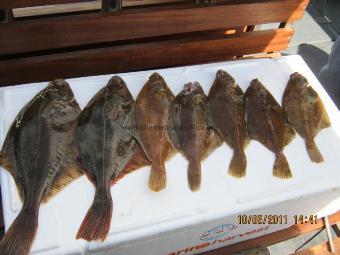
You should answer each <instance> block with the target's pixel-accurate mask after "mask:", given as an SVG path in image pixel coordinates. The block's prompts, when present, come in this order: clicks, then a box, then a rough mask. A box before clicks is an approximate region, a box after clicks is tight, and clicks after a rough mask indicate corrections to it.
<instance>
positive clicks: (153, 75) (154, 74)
mask: <svg viewBox="0 0 340 255" xmlns="http://www.w3.org/2000/svg"><path fill="white" fill-rule="evenodd" d="M162 78H163V77H162V76H161V75H160V74H159V73H153V74H151V75H150V77H149V80H158V79H162Z"/></svg>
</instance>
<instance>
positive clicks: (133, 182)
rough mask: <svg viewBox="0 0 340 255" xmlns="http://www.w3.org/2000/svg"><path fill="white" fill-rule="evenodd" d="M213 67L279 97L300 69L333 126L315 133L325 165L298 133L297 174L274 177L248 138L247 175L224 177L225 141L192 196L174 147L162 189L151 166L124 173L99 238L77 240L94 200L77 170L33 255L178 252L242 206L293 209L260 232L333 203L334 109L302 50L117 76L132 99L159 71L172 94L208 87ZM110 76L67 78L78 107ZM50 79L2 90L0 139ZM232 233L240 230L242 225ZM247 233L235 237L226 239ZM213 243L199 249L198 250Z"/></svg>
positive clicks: (338, 156)
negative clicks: (153, 181)
mask: <svg viewBox="0 0 340 255" xmlns="http://www.w3.org/2000/svg"><path fill="white" fill-rule="evenodd" d="M218 69H224V70H226V71H227V72H228V73H230V74H231V75H232V76H233V77H234V78H235V79H236V81H237V82H238V84H239V85H240V87H241V88H242V89H243V90H244V91H245V90H246V89H247V87H248V86H249V84H250V81H251V80H252V79H254V78H258V79H259V80H260V81H261V82H262V83H263V84H264V85H265V86H266V87H267V88H268V90H269V91H270V92H271V93H272V94H273V96H274V97H275V98H276V99H277V101H278V102H279V103H280V104H281V100H282V95H283V92H284V89H285V87H286V84H287V81H288V79H289V75H290V74H291V73H293V72H296V71H297V72H300V73H301V74H303V75H304V76H305V77H306V78H307V79H308V80H309V82H310V84H311V85H312V86H313V88H314V89H315V90H316V91H317V92H318V93H319V95H320V97H321V98H322V101H323V102H324V105H325V107H326V110H327V112H328V114H329V116H330V119H331V122H332V127H331V128H328V129H325V130H322V131H321V132H320V133H319V135H318V136H317V137H316V144H317V146H318V147H319V149H320V151H321V153H322V155H323V156H324V159H325V162H324V163H321V164H315V163H312V162H311V161H310V159H309V157H308V155H307V151H306V148H305V144H304V142H303V140H302V138H301V137H300V136H299V135H297V136H296V138H295V139H294V140H293V141H292V143H291V144H289V145H288V146H286V147H285V149H284V153H285V155H286V157H287V160H288V162H289V164H290V168H291V170H292V174H293V178H291V179H288V180H282V179H278V178H275V177H273V176H272V168H273V163H274V158H275V157H274V154H273V153H272V152H270V151H269V150H268V149H266V148H265V147H264V146H263V145H261V144H260V143H258V142H256V141H251V142H250V144H249V146H248V147H247V149H246V150H245V153H246V155H247V159H248V167H247V175H246V177H245V178H242V179H236V178H233V177H231V176H229V175H228V174H227V172H228V165H229V162H230V159H231V157H232V150H231V149H230V148H229V147H228V146H227V145H225V144H223V145H222V146H221V147H219V148H218V149H217V150H216V151H215V152H213V153H212V154H211V156H209V158H208V159H206V160H205V161H204V162H203V163H202V185H201V189H200V191H198V192H195V193H193V192H191V191H190V190H189V187H188V183H187V161H186V160H185V159H184V158H183V157H182V156H181V155H180V154H176V156H175V157H174V158H172V159H171V160H170V161H169V162H167V163H166V169H167V187H166V189H165V190H164V191H161V192H159V193H155V192H152V191H150V190H149V188H148V177H149V173H150V167H144V168H142V169H140V170H138V171H136V172H134V173H132V174H130V175H127V176H126V177H125V178H123V179H122V180H121V181H119V182H118V183H117V184H116V185H114V186H113V187H112V188H111V193H112V199H113V215H112V224H111V228H110V233H109V236H108V238H107V240H105V241H104V242H103V243H101V242H92V243H87V242H85V241H82V240H76V239H75V236H76V233H77V230H78V228H79V226H80V224H81V222H82V220H83V218H84V216H85V214H86V212H87V210H88V208H89V207H90V205H91V203H92V200H93V197H94V188H93V186H92V184H91V183H90V182H89V181H88V179H87V178H86V177H85V176H83V177H81V178H79V179H78V180H76V181H75V182H73V183H72V184H70V185H69V186H68V187H66V188H65V189H64V190H63V191H62V192H61V193H59V194H58V195H57V196H56V197H55V198H53V199H52V200H51V201H49V202H48V203H47V204H44V205H42V206H41V207H40V213H39V228H38V233H37V236H36V240H35V241H34V244H33V248H32V254H36V255H38V254H39V255H47V254H48V255H56V254H72V255H76V254H92V253H93V254H129V255H135V254H148V255H152V254H155V255H156V254H179V253H175V251H176V249H181V248H185V247H190V245H196V244H199V243H200V242H202V241H204V240H205V239H204V238H203V239H202V238H200V239H199V238H198V239H197V238H196V237H195V235H196V234H197V233H199V232H200V231H201V232H204V231H205V230H207V229H209V228H210V227H212V228H213V227H214V226H215V225H216V224H217V225H216V226H219V224H220V223H219V221H220V220H221V219H229V220H230V221H234V223H233V224H234V225H235V226H236V225H237V223H235V222H236V217H237V215H238V214H244V213H245V212H248V213H252V212H257V213H262V214H268V213H276V214H277V213H281V214H286V213H289V214H290V216H289V217H290V219H289V224H286V225H285V226H283V225H282V226H281V227H279V226H275V227H272V228H271V229H272V230H270V229H269V228H268V231H267V229H266V231H262V232H261V233H260V231H259V233H258V234H257V235H261V234H265V233H269V232H272V231H274V230H277V229H280V228H284V227H288V226H289V225H291V224H293V221H292V217H293V216H292V214H294V213H295V212H296V213H320V212H321V214H322V215H327V214H331V213H334V212H335V211H337V210H339V208H340V199H339V197H340V182H339V180H340V168H339V162H340V113H339V111H338V110H337V108H336V107H335V105H334V104H333V102H332V101H331V99H330V97H329V96H328V95H327V93H326V92H325V90H324V89H323V88H322V86H321V84H320V83H319V82H318V80H317V79H316V77H315V76H314V75H313V73H312V72H311V70H310V69H309V68H308V66H307V65H306V63H305V62H304V61H303V60H302V58H301V57H299V56H287V57H282V58H278V59H256V60H240V61H230V62H219V63H213V64H205V65H196V66H186V67H177V68H169V69H159V70H150V71H142V72H131V73H123V74H118V75H120V76H121V77H122V78H123V79H124V80H125V82H126V84H127V86H128V88H129V90H130V91H131V94H132V95H133V96H134V98H136V96H137V95H138V93H139V91H140V90H141V88H142V87H143V85H144V84H145V82H146V81H147V80H148V77H149V76H150V75H151V74H152V73H153V72H155V71H157V72H159V73H160V74H161V75H162V76H163V77H164V78H165V80H166V82H167V84H168V86H169V87H170V89H171V90H172V91H173V93H174V94H178V93H179V92H180V91H181V89H182V87H183V85H184V84H185V83H187V82H189V81H198V82H200V84H201V85H202V87H203V89H204V91H205V92H206V94H207V93H208V92H209V89H210V87H211V85H212V82H213V80H214V78H215V74H216V71H217V70H218ZM111 76H112V75H103V76H93V77H83V78H76V79H69V80H67V82H68V83H69V84H70V86H71V88H72V90H73V91H74V94H75V97H76V99H77V101H78V102H79V104H80V106H81V108H84V106H85V105H86V103H87V102H88V101H89V100H90V99H91V97H92V96H93V95H94V94H95V93H96V92H97V91H98V90H99V89H100V88H102V87H103V86H105V85H106V83H107V81H108V80H109V79H110V77H111ZM46 85H47V82H44V83H34V84H26V85H20V86H14V87H4V88H1V89H0V103H1V104H0V107H1V109H0V110H1V112H0V120H1V121H0V134H1V141H3V140H4V137H5V135H6V133H7V130H8V128H9V126H10V125H11V123H12V121H13V120H14V118H15V116H16V114H17V113H18V112H19V110H20V109H21V108H22V107H23V106H24V105H25V104H26V103H27V102H28V101H29V100H30V99H31V98H32V97H33V96H34V95H35V94H36V93H37V92H38V91H40V90H41V89H43V88H44V87H45V86H46ZM1 144H2V142H1ZM0 172H1V191H2V198H3V209H4V217H5V226H6V229H8V227H9V226H10V224H11V223H12V222H13V220H14V219H15V217H16V216H17V214H18V213H19V211H20V209H21V202H20V200H19V197H18V194H17V191H16V187H15V185H14V182H13V179H12V177H11V176H10V174H9V173H7V172H6V171H5V170H3V169H1V171H0ZM294 210H295V211H294ZM322 215H320V214H319V216H322ZM233 219H234V220H233ZM215 223H216V224H215ZM214 224H215V225H214ZM244 227H245V226H244ZM247 227H248V228H250V226H247ZM238 230H239V231H241V230H242V228H241V226H239V227H238ZM245 230H246V229H245ZM269 230H270V231H269ZM185 231H186V232H185ZM228 231H229V230H228ZM234 231H236V230H234ZM215 232H216V231H215ZM215 232H214V233H215ZM177 233H178V235H177ZM209 233H210V232H209ZM217 233H218V231H217ZM176 235H177V236H176ZM182 235H183V236H182ZM191 236H192V238H191ZM200 236H201V237H202V235H200ZM203 236H204V235H203ZM205 236H206V235H205ZM215 237H216V236H215ZM254 237H255V236H254ZM186 238H187V239H186ZM194 238H196V239H197V240H196V239H194ZM216 238H218V237H216ZM216 238H215V240H216ZM247 238H248V237H245V238H243V239H241V237H240V238H239V239H237V238H235V239H234V240H231V242H230V243H232V242H237V241H241V240H244V239H247ZM249 238H250V236H249ZM151 244H152V245H151ZM186 245H187V246H186ZM212 247H213V245H212V246H211V247H203V248H202V251H204V250H208V249H212ZM216 247H218V246H216ZM172 251H173V252H174V253H171V252H172ZM193 253H195V252H194V250H193V249H192V250H190V249H187V252H185V253H184V252H183V253H180V254H193Z"/></svg>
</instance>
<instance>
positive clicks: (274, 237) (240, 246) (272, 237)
mask: <svg viewBox="0 0 340 255" xmlns="http://www.w3.org/2000/svg"><path fill="white" fill-rule="evenodd" d="M328 220H329V223H330V224H331V225H332V224H335V223H336V222H339V221H340V211H339V212H337V213H335V214H332V215H330V216H328ZM324 226H325V225H324V222H323V220H322V219H319V220H318V221H317V224H310V223H308V224H298V225H293V226H291V227H289V228H287V229H283V230H280V231H277V232H274V233H271V234H268V235H264V236H260V237H258V238H254V239H251V240H248V241H244V242H240V243H236V244H232V245H229V246H226V247H222V248H219V249H216V250H213V251H209V252H204V253H201V255H232V254H234V253H236V252H239V251H243V250H246V249H249V248H252V247H258V246H269V245H273V244H276V243H279V242H283V241H285V240H288V239H291V238H294V237H297V236H299V235H302V234H305V233H309V232H312V231H314V230H319V229H321V228H323V227H324ZM315 254H318V253H315Z"/></svg>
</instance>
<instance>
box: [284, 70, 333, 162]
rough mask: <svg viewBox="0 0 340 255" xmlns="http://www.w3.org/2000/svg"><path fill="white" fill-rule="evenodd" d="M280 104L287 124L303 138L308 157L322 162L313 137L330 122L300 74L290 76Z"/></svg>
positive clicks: (316, 95) (314, 92) (321, 104)
mask: <svg viewBox="0 0 340 255" xmlns="http://www.w3.org/2000/svg"><path fill="white" fill-rule="evenodd" d="M282 106H283V109H284V111H285V117H286V121H287V123H288V125H289V126H291V127H292V128H294V129H295V131H296V132H297V133H298V134H299V135H300V136H301V137H302V138H303V139H304V140H305V143H306V148H307V152H308V155H309V157H310V159H311V160H312V161H313V162H317V163H319V162H322V161H323V160H324V159H323V157H322V155H321V153H320V151H319V149H318V147H317V146H316V144H315V142H314V138H315V137H316V136H317V134H318V133H319V132H320V131H321V130H322V129H324V128H328V127H330V126H331V122H330V120H329V118H328V115H327V112H326V110H325V107H324V106H323V103H322V101H321V99H320V97H319V95H318V94H317V93H316V91H315V90H314V89H313V88H312V87H311V86H310V85H309V84H308V81H307V79H306V78H305V77H303V76H302V75H301V74H299V73H293V74H292V75H291V76H290V80H289V82H288V84H287V87H286V89H285V92H284V94H283V103H282Z"/></svg>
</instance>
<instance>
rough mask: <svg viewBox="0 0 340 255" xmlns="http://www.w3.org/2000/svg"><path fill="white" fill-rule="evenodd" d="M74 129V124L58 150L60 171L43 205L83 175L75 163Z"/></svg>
mask: <svg viewBox="0 0 340 255" xmlns="http://www.w3.org/2000/svg"><path fill="white" fill-rule="evenodd" d="M75 128H76V122H74V123H73V125H72V126H71V128H70V129H69V131H68V132H67V134H66V136H65V138H64V141H63V143H62V144H61V145H60V147H59V149H58V150H59V153H60V155H61V158H60V169H59V171H58V172H57V174H56V176H55V177H54V179H53V181H52V183H51V185H50V189H49V191H48V192H47V193H46V194H45V195H44V197H43V200H42V202H43V203H45V202H47V201H48V200H50V199H51V198H53V197H54V196H56V195H57V194H58V193H59V192H60V191H62V190H63V189H64V188H65V187H66V186H67V185H69V184H70V183H71V182H73V181H74V180H76V179H77V178H79V177H80V176H82V175H83V174H84V171H83V170H82V168H81V167H80V166H79V164H78V161H77V157H78V150H77V148H76V146H75Z"/></svg>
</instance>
